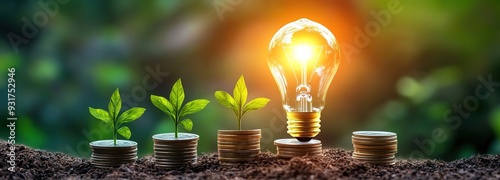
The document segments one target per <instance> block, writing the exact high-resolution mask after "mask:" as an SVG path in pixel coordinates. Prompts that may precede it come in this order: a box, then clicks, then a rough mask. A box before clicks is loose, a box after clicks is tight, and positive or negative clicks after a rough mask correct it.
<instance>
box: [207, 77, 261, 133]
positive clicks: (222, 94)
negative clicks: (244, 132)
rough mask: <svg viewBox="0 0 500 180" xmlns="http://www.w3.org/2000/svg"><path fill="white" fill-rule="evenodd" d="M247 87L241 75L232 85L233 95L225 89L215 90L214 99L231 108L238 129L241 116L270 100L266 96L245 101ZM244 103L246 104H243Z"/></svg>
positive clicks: (239, 128)
mask: <svg viewBox="0 0 500 180" xmlns="http://www.w3.org/2000/svg"><path fill="white" fill-rule="evenodd" d="M247 97H248V89H247V86H246V84H245V78H244V77H243V75H241V77H240V79H238V82H236V85H235V86H234V90H233V96H231V95H230V94H229V93H228V92H226V91H216V92H215V99H216V100H217V101H218V102H219V103H220V104H221V105H223V106H225V107H227V108H229V109H231V110H233V112H234V114H235V115H236V120H237V121H238V130H241V118H242V117H243V115H245V113H247V112H249V111H254V110H258V109H261V108H263V107H264V106H266V105H267V103H268V102H269V101H270V99H268V98H263V97H259V98H255V99H253V100H251V101H250V102H248V103H246V102H247ZM245 103H246V104H245Z"/></svg>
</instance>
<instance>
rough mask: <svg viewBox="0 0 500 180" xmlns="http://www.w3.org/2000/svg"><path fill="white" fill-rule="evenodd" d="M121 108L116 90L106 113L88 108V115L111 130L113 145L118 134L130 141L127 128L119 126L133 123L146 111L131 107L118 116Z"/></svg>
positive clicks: (118, 93)
mask: <svg viewBox="0 0 500 180" xmlns="http://www.w3.org/2000/svg"><path fill="white" fill-rule="evenodd" d="M121 108H122V99H121V97H120V92H119V90H118V88H117V89H116V90H115V92H114V93H113V95H111V100H110V101H109V105H108V111H106V110H104V109H96V108H92V107H89V111H90V114H91V115H92V116H94V117H95V118H97V119H99V120H101V121H104V122H105V123H106V124H107V125H108V126H109V127H110V128H111V129H112V130H113V143H114V145H116V138H117V136H118V135H117V134H120V135H121V136H123V137H124V138H126V139H130V136H132V132H131V131H130V128H128V127H127V126H121V125H122V124H123V123H128V122H132V121H135V120H136V119H138V118H139V117H141V116H142V114H144V111H146V109H144V108H142V107H133V108H130V109H129V110H126V111H125V112H123V113H122V114H121V115H120V110H121Z"/></svg>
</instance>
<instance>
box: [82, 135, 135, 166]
mask: <svg viewBox="0 0 500 180" xmlns="http://www.w3.org/2000/svg"><path fill="white" fill-rule="evenodd" d="M90 148H91V149H92V155H91V157H90V161H91V162H92V165H94V166H96V167H101V168H104V167H118V166H120V165H121V164H126V163H131V162H135V161H136V160H137V143H136V142H134V141H127V140H116V145H115V144H114V141H113V140H101V141H93V142H91V143H90Z"/></svg>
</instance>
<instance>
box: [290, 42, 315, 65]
mask: <svg viewBox="0 0 500 180" xmlns="http://www.w3.org/2000/svg"><path fill="white" fill-rule="evenodd" d="M293 55H294V56H295V58H297V60H299V61H300V62H302V63H307V61H308V60H309V59H311V57H312V56H313V50H312V47H311V46H307V45H298V46H295V47H294V49H293Z"/></svg>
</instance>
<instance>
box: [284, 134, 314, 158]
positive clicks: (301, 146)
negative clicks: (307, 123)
mask: <svg viewBox="0 0 500 180" xmlns="http://www.w3.org/2000/svg"><path fill="white" fill-rule="evenodd" d="M274 145H276V151H277V154H278V157H279V158H284V159H291V158H293V157H299V156H321V155H322V152H321V146H322V144H321V141H320V140H317V139H311V140H310V141H308V142H300V141H298V140H297V139H295V138H287V139H277V140H275V141H274Z"/></svg>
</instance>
